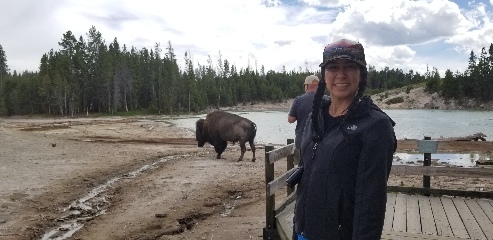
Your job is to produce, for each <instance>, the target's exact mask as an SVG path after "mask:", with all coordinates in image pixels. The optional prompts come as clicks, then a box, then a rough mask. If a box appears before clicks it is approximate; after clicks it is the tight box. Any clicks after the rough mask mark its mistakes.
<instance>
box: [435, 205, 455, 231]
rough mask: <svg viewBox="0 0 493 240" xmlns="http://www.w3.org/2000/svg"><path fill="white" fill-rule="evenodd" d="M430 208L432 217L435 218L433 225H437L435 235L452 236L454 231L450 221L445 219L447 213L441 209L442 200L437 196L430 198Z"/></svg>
mask: <svg viewBox="0 0 493 240" xmlns="http://www.w3.org/2000/svg"><path fill="white" fill-rule="evenodd" d="M430 204H431V210H432V211H433V218H434V219H435V226H436V227H437V235H438V236H445V237H453V236H454V233H453V232H452V228H451V227H450V223H449V222H448V220H447V215H446V214H445V210H444V209H443V205H442V200H441V199H440V198H439V197H432V198H430Z"/></svg>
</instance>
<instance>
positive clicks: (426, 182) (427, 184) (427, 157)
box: [423, 137, 431, 196]
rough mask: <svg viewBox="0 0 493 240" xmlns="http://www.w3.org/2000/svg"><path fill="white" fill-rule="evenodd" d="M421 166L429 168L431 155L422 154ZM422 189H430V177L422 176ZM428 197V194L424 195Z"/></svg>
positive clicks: (427, 138) (429, 138)
mask: <svg viewBox="0 0 493 240" xmlns="http://www.w3.org/2000/svg"><path fill="white" fill-rule="evenodd" d="M424 140H431V137H425V138H424ZM423 166H431V153H426V152H425V153H424V161H423ZM423 188H425V189H430V176H427V175H423ZM425 196H430V194H425Z"/></svg>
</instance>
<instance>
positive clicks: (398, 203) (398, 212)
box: [392, 194, 407, 232]
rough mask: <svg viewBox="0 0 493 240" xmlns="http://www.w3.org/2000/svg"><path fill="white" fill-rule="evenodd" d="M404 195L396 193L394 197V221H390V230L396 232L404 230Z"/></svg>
mask: <svg viewBox="0 0 493 240" xmlns="http://www.w3.org/2000/svg"><path fill="white" fill-rule="evenodd" d="M406 199H407V197H406V195H405V194H397V196H396V199H395V211H394V221H393V223H392V230H393V231H397V232H405V231H406V211H407V210H406V209H407V207H406V206H407V204H406Z"/></svg>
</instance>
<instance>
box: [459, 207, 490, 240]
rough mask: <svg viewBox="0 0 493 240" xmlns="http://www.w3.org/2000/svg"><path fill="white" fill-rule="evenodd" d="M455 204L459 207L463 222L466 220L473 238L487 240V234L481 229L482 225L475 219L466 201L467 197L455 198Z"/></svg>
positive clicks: (468, 230)
mask: <svg viewBox="0 0 493 240" xmlns="http://www.w3.org/2000/svg"><path fill="white" fill-rule="evenodd" d="M452 201H453V202H454V204H455V207H456V208H457V211H458V212H459V215H460V218H461V219H462V222H464V226H466V229H467V232H468V233H469V236H470V237H471V238H472V239H481V240H483V239H484V240H486V239H487V238H486V236H485V235H484V234H483V230H481V227H480V226H479V224H478V222H476V219H474V216H473V215H472V213H471V210H470V209H469V207H468V206H467V204H466V203H465V199H463V198H454V199H453V200H452Z"/></svg>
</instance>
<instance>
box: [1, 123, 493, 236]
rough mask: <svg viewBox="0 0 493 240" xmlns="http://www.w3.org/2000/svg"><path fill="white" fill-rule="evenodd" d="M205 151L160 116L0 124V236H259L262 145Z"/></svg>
mask: <svg viewBox="0 0 493 240" xmlns="http://www.w3.org/2000/svg"><path fill="white" fill-rule="evenodd" d="M206 146H208V147H205V148H198V147H197V146H196V142H195V140H194V133H193V132H190V131H186V130H183V129H180V128H177V127H174V126H172V125H171V124H170V123H168V122H166V119H165V118H160V117H154V118H153V117H146V118H98V119H87V118H82V119H10V118H9V119H0V182H1V187H0V239H2V240H3V239H8V240H25V239H42V238H43V236H44V239H52V238H54V237H56V236H62V235H64V234H66V235H68V236H71V237H69V238H67V239H91V240H92V239H112V240H113V239H115V240H118V239H215V240H226V239H232V238H235V239H262V228H263V227H264V225H265V191H264V148H263V146H258V149H257V161H256V162H251V161H250V160H251V151H248V152H247V153H246V155H245V160H244V161H242V162H236V159H237V158H238V156H239V146H238V145H236V146H232V145H230V146H228V148H227V149H226V152H225V154H223V159H215V153H214V150H213V148H211V147H210V145H206ZM280 165H282V166H284V165H283V164H280ZM281 170H282V169H281V168H279V169H277V171H278V172H280V171H281ZM390 182H391V185H400V184H402V182H405V183H406V184H409V185H412V184H415V185H416V186H419V184H420V183H421V178H418V177H417V178H406V179H404V178H399V177H393V178H391V179H390ZM458 182H459V183H458ZM443 185H446V186H452V187H453V186H457V187H459V188H460V187H464V186H468V187H472V188H482V189H484V190H488V189H489V186H493V184H492V183H491V182H484V181H479V180H474V181H473V182H465V180H462V179H459V180H444V181H443ZM484 186H486V187H484ZM282 198H283V197H282V196H280V197H279V198H278V200H281V199H282ZM76 220H77V221H76ZM79 228H80V229H79ZM75 230H77V231H75ZM51 234H53V235H51ZM50 237H51V238H50Z"/></svg>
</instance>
